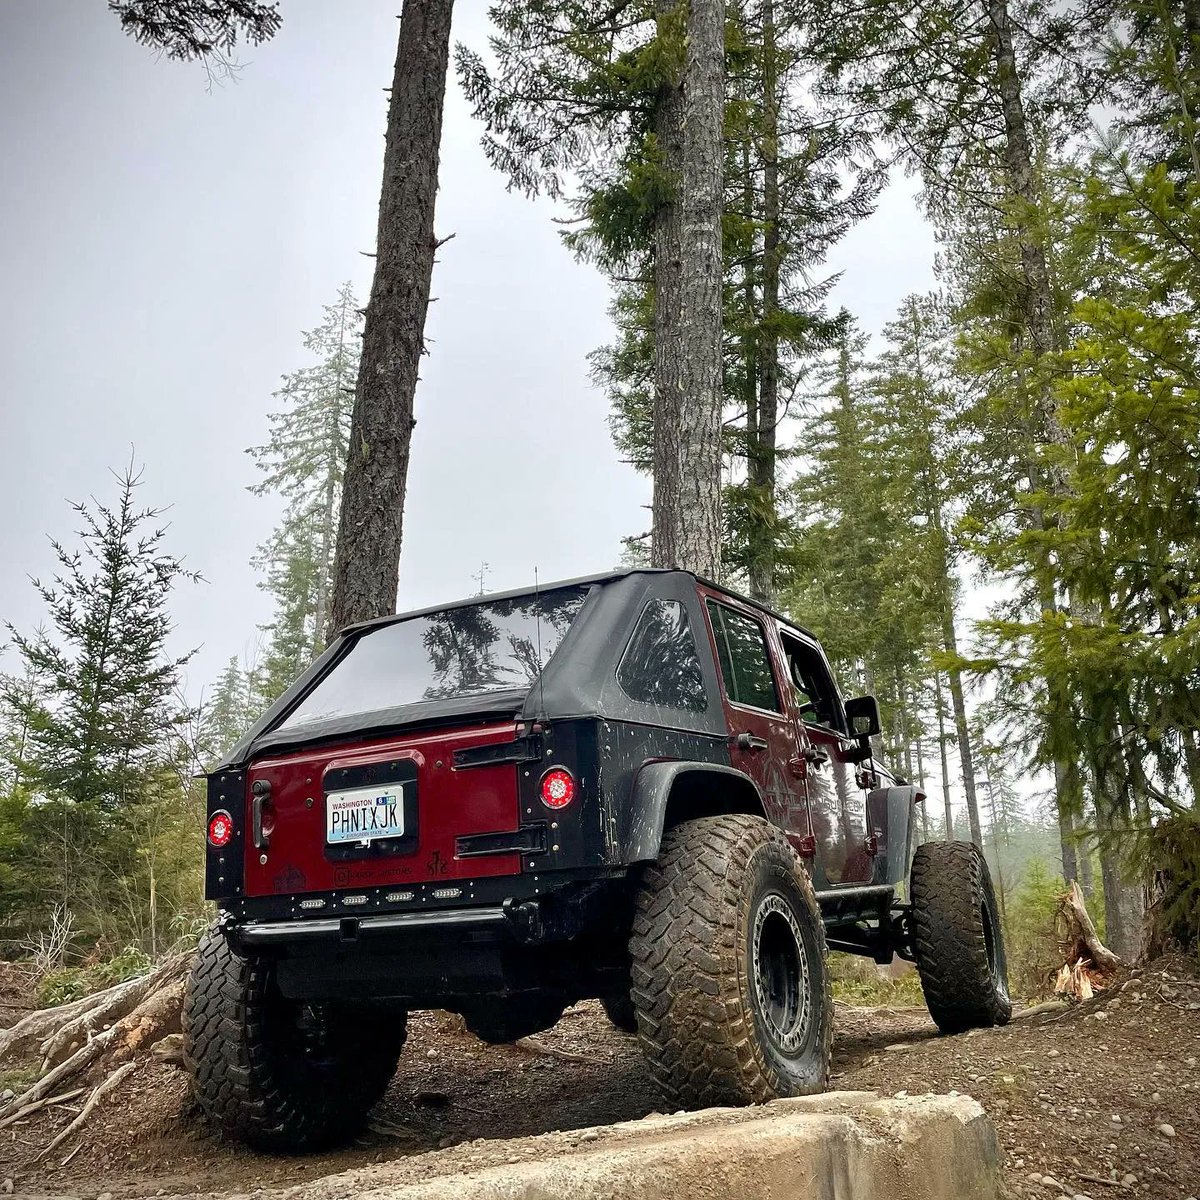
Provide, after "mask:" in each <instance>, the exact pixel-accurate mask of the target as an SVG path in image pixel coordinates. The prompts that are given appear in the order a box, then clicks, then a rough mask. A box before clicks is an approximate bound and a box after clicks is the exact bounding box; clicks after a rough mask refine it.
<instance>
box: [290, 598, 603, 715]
mask: <svg viewBox="0 0 1200 1200" xmlns="http://www.w3.org/2000/svg"><path fill="white" fill-rule="evenodd" d="M586 596H587V591H586V589H584V588H558V589H556V590H554V591H551V592H543V593H542V594H541V595H540V596H519V597H517V598H516V599H513V600H493V601H490V602H487V601H485V602H482V603H480V604H473V605H470V606H469V607H465V608H452V609H448V610H447V611H445V612H440V613H432V614H430V615H429V616H424V617H413V618H411V619H410V620H407V621H399V622H397V623H396V624H395V625H383V626H380V627H379V628H378V629H373V630H371V631H370V632H369V633H365V634H362V635H361V636H360V637H359V638H358V640H357V641H356V642H355V643H354V645H353V646H352V647H351V649H350V652H349V653H348V654H347V655H346V656H345V658H343V659H342V660H341V661H340V662H339V663H338V664H337V665H336V666H335V667H334V668H333V670H332V671H331V672H330V673H329V674H328V675H326V676H325V678H324V679H322V680H321V682H320V683H318V684H317V686H316V687H315V688H314V689H313V690H312V691H311V692H310V693H309V694H308V695H307V696H306V697H305V698H304V699H303V700H302V701H301V702H300V706H299V707H298V708H297V709H296V710H295V711H294V712H293V713H292V714H291V715H290V716H289V717H288V718H287V719H286V720H285V721H283V723H282V724H281V725H280V726H279V728H280V729H291V728H294V727H295V726H297V725H305V724H308V723H309V722H310V721H324V720H329V719H332V718H335V717H347V716H355V715H357V714H360V713H370V712H378V711H380V710H382V709H388V708H396V707H398V706H400V705H403V704H416V703H418V702H420V701H422V700H447V699H451V698H453V697H457V696H476V695H481V694H483V693H485V692H496V691H503V690H506V689H511V688H528V687H529V686H530V685H531V684H532V683H533V681H534V680H535V679H536V678H537V677H538V674H539V672H540V670H541V666H542V665H544V664H545V663H547V662H549V661H550V656H551V655H552V654H553V653H554V651H555V650H557V649H558V645H559V643H560V642H561V641H562V639H563V637H564V635H565V634H566V632H567V630H568V629H570V627H571V623H572V622H573V621H574V620H575V618H576V617H577V616H578V615H579V610H580V608H582V606H583V601H584V598H585V597H586ZM539 639H540V645H541V650H540V655H539Z"/></svg>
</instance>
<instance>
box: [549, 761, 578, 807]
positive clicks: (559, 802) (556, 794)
mask: <svg viewBox="0 0 1200 1200" xmlns="http://www.w3.org/2000/svg"><path fill="white" fill-rule="evenodd" d="M574 799H575V780H574V779H573V778H572V776H571V772H570V771H564V770H563V768H562V767H555V768H554V769H553V770H552V771H547V772H546V773H545V775H543V776H542V803H543V804H544V805H545V806H546V807H547V808H566V807H567V805H568V804H570V803H571V801H572V800H574Z"/></svg>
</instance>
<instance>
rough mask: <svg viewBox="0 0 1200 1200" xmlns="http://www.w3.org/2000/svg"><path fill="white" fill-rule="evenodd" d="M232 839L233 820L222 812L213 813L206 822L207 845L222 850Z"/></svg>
mask: <svg viewBox="0 0 1200 1200" xmlns="http://www.w3.org/2000/svg"><path fill="white" fill-rule="evenodd" d="M232 839H233V818H232V817H231V816H230V815H229V814H228V813H227V812H226V811H225V810H224V809H221V810H220V811H219V812H215V813H213V815H212V817H211V818H210V819H209V822H208V844H209V845H210V846H215V847H216V848H217V849H218V850H223V849H224V848H225V847H226V846H228V845H229V843H230V841H231V840H232Z"/></svg>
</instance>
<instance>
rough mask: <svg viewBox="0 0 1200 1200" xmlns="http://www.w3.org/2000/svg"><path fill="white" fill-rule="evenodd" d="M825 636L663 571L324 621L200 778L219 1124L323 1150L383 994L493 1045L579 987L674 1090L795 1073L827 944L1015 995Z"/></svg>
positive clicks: (396, 1038) (388, 1068)
mask: <svg viewBox="0 0 1200 1200" xmlns="http://www.w3.org/2000/svg"><path fill="white" fill-rule="evenodd" d="M879 730H880V723H879V711H878V707H877V705H876V702H875V700H874V699H873V698H872V697H869V696H864V697H859V698H858V699H852V700H848V701H845V702H843V700H842V698H841V696H840V695H839V692H838V689H837V687H836V685H835V683H834V680H833V676H832V673H831V671H830V668H829V664H828V662H827V661H826V658H825V655H824V653H823V652H822V650H821V647H820V645H819V644H818V643H817V641H816V640H815V639H814V638H813V637H812V636H811V635H810V634H808V633H806V632H805V631H804V630H803V629H801V628H800V627H799V626H797V625H796V624H794V623H793V622H792V621H790V620H788V619H787V618H786V617H783V616H781V615H780V614H778V613H775V612H771V611H770V610H768V609H766V608H764V607H763V606H761V605H759V604H756V603H753V602H752V601H750V600H747V599H745V598H744V597H742V596H739V595H736V594H734V593H733V592H730V591H728V590H727V589H725V588H721V587H718V586H716V585H714V584H712V583H709V582H707V581H705V580H703V579H698V578H696V577H695V576H693V575H690V574H687V573H685V572H683V571H652V570H636V571H623V572H619V573H612V574H607V575H599V576H595V577H593V578H587V579H578V580H572V581H570V582H566V583H557V584H553V585H550V586H546V587H543V588H540V589H534V590H523V591H519V592H511V593H505V594H500V595H492V596H486V597H475V598H473V599H470V600H464V601H461V602H460V603H457V604H449V605H445V606H442V607H439V608H432V609H427V610H422V611H419V612H412V613H407V614H403V615H400V616H395V617H386V618H383V619H380V620H377V621H370V622H366V623H364V624H360V625H356V626H353V627H352V628H350V629H347V630H346V631H345V632H344V633H343V634H342V635H341V636H340V637H339V638H338V639H337V640H336V641H335V642H334V644H332V645H331V646H330V647H329V649H328V650H327V651H326V652H325V653H324V654H323V655H322V656H321V657H320V658H319V659H318V660H317V661H316V662H315V663H314V664H313V665H312V667H311V668H310V669H309V670H308V671H307V672H306V673H305V674H304V675H303V676H302V677H301V678H300V679H299V680H298V681H297V682H296V683H295V685H294V686H293V687H292V688H291V689H290V690H289V691H288V692H287V693H286V694H285V695H284V696H283V697H282V698H281V699H280V700H279V701H278V703H276V704H275V705H273V706H272V707H271V708H270V710H269V711H267V712H266V713H265V714H264V715H263V716H262V718H261V719H260V720H259V721H258V722H257V723H256V724H255V725H254V726H253V728H251V729H250V731H249V732H248V733H247V734H246V735H245V737H244V738H243V739H242V741H241V742H240V743H239V744H238V745H237V746H236V747H234V749H233V750H232V751H231V752H230V754H229V755H228V757H227V758H226V759H225V761H224V762H222V763H221V764H220V765H219V766H218V767H217V768H216V769H215V770H214V771H213V773H212V774H211V775H210V776H209V777H208V831H207V833H208V836H207V847H206V891H207V895H208V896H209V898H210V899H212V900H214V901H216V903H217V905H218V909H219V918H218V920H217V922H216V923H215V924H214V926H213V927H212V928H211V929H210V930H209V932H208V933H207V934H206V935H205V936H204V938H203V940H202V941H201V943H200V947H199V949H198V952H197V956H196V961H195V965H194V968H193V970H192V973H191V978H190V981H189V984H188V989H187V994H186V1000H185V1005H184V1031H185V1038H186V1054H187V1058H188V1061H189V1065H190V1069H191V1071H192V1075H193V1079H194V1082H195V1090H196V1094H197V1096H198V1098H199V1101H200V1104H201V1106H202V1107H203V1109H204V1110H205V1112H206V1113H207V1115H208V1116H209V1118H210V1119H211V1121H212V1122H213V1123H214V1124H215V1125H216V1127H217V1128H218V1129H220V1130H221V1131H222V1132H224V1133H225V1134H226V1135H228V1136H231V1137H235V1138H239V1139H241V1140H244V1141H246V1142H249V1143H251V1144H253V1145H256V1146H259V1147H263V1148H268V1149H280V1150H305V1149H315V1148H318V1147H321V1146H327V1145H331V1144H334V1143H336V1142H339V1141H344V1140H346V1139H348V1138H350V1137H352V1136H353V1135H354V1133H355V1132H356V1131H357V1130H358V1129H359V1128H360V1127H361V1126H362V1125H363V1123H364V1122H365V1120H366V1118H367V1114H368V1112H369V1110H370V1109H371V1107H372V1106H373V1105H374V1104H375V1103H376V1102H377V1101H378V1100H379V1099H380V1097H381V1096H382V1094H383V1092H384V1090H385V1089H386V1087H387V1085H388V1082H389V1080H390V1079H391V1077H392V1075H393V1073H394V1071H395V1068H396V1063H397V1059H398V1057H399V1055H400V1052H401V1048H402V1047H403V1045H404V1039H405V1024H406V1020H407V1016H408V1013H409V1012H410V1011H412V1010H414V1009H422V1008H442V1009H447V1010H450V1011H452V1012H456V1013H460V1014H461V1015H462V1018H463V1020H464V1021H465V1023H466V1026H467V1028H468V1029H469V1030H471V1031H472V1032H473V1033H474V1034H476V1035H477V1036H478V1037H480V1038H482V1039H484V1040H485V1041H488V1042H509V1041H513V1040H515V1039H517V1038H520V1037H523V1036H526V1035H529V1034H532V1033H535V1032H537V1031H539V1030H544V1029H548V1028H550V1027H551V1026H553V1025H554V1023H555V1022H556V1021H557V1020H558V1019H559V1017H560V1016H561V1015H562V1012H563V1009H564V1008H565V1007H566V1006H567V1005H570V1004H573V1003H574V1002H576V1001H578V1000H581V999H585V998H597V999H599V1000H600V1001H601V1002H602V1003H603V1005H604V1008H605V1010H606V1012H607V1013H608V1016H609V1018H610V1019H611V1020H612V1021H613V1023H614V1024H615V1025H617V1026H618V1027H619V1028H621V1029H623V1030H627V1031H629V1032H631V1033H632V1032H636V1033H637V1036H638V1039H639V1041H640V1043H641V1046H642V1048H643V1050H644V1053H645V1056H646V1059H647V1062H648V1064H649V1069H650V1071H651V1073H652V1074H653V1077H654V1079H655V1081H656V1083H657V1085H658V1086H659V1088H660V1089H661V1091H662V1093H663V1096H664V1099H665V1101H666V1102H667V1103H668V1104H670V1105H672V1106H675V1107H681V1106H688V1107H691V1106H703V1105H714V1104H747V1103H763V1102H765V1101H768V1100H770V1099H772V1098H773V1097H777V1096H794V1095H801V1094H805V1093H810V1092H816V1091H820V1090H821V1089H823V1088H824V1087H825V1086H826V1081H827V1079H828V1075H829V1057H830V1043H831V1037H832V1018H833V1006H832V1002H831V999H830V976H829V970H828V967H827V964H826V949H827V948H831V949H835V950H841V951H850V952H852V953H855V954H863V955H867V956H869V957H871V958H873V959H875V961H876V962H880V963H886V962H890V961H891V960H892V958H893V956H894V955H899V956H900V957H902V958H906V959H910V960H914V961H915V962H916V966H917V969H918V971H919V972H920V978H921V982H922V985H923V987H924V989H925V996H926V998H927V1001H928V1005H929V1009H930V1012H931V1013H932V1015H933V1018H934V1020H935V1021H936V1022H937V1024H938V1026H939V1027H940V1028H941V1029H942V1030H944V1031H959V1030H964V1029H967V1028H969V1027H972V1026H980V1025H992V1024H999V1023H1003V1022H1005V1021H1007V1020H1008V1017H1009V1015H1010V1004H1009V998H1008V992H1007V983H1006V973H1005V958H1004V946H1003V942H1002V939H1001V933H1000V927H999V923H998V921H997V918H996V911H997V910H996V905H995V901H994V896H993V892H992V885H991V881H990V879H989V876H988V870H987V866H986V864H985V863H984V860H983V857H982V855H981V854H980V852H979V849H978V848H977V847H976V846H974V845H971V844H969V843H964V842H942V843H936V842H934V843H926V844H924V845H921V846H918V847H917V848H916V850H915V852H913V850H912V840H913V829H914V821H913V812H914V806H915V805H916V804H919V803H921V801H922V800H923V799H924V797H923V796H922V794H921V792H920V791H919V790H918V789H917V788H915V787H913V786H912V785H910V784H907V783H904V782H902V781H901V780H898V779H896V778H894V777H892V776H891V775H889V773H888V772H887V770H886V769H885V768H884V766H883V765H882V764H880V763H879V762H878V761H877V760H876V758H875V756H874V753H873V750H872V740H871V739H872V737H873V736H874V735H876V734H878V733H879Z"/></svg>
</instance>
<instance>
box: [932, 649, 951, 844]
mask: <svg viewBox="0 0 1200 1200" xmlns="http://www.w3.org/2000/svg"><path fill="white" fill-rule="evenodd" d="M933 695H934V704H935V705H936V706H937V723H938V750H939V752H940V753H941V758H942V800H943V802H944V803H945V805H946V841H948V842H951V841H953V840H954V809H953V808H952V807H951V804H950V762H949V760H948V758H947V757H946V698H945V696H944V694H943V693H942V676H941V672H939V671H934V673H933Z"/></svg>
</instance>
